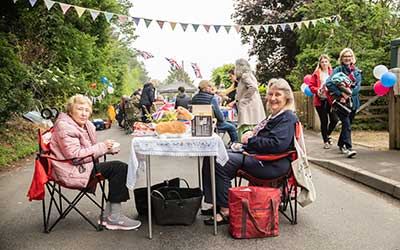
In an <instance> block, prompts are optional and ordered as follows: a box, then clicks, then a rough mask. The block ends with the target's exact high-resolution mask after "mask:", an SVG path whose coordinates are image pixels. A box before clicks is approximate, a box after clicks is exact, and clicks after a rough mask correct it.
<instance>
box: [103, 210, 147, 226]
mask: <svg viewBox="0 0 400 250" xmlns="http://www.w3.org/2000/svg"><path fill="white" fill-rule="evenodd" d="M141 224H142V223H141V222H140V221H138V220H133V219H130V218H128V217H126V216H125V215H123V214H119V215H110V216H108V217H107V220H106V225H105V227H106V228H107V229H109V230H133V229H137V228H139V227H140V225H141Z"/></svg>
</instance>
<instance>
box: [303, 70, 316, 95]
mask: <svg viewBox="0 0 400 250" xmlns="http://www.w3.org/2000/svg"><path fill="white" fill-rule="evenodd" d="M311 78H312V76H311V75H306V76H305V77H304V82H303V84H302V85H301V86H300V89H301V91H302V92H303V93H304V94H305V95H306V96H312V95H313V92H311V89H310V87H309V85H310V83H311Z"/></svg>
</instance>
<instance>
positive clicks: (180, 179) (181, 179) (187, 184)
mask: <svg viewBox="0 0 400 250" xmlns="http://www.w3.org/2000/svg"><path fill="white" fill-rule="evenodd" d="M179 181H183V182H184V183H185V184H186V186H187V187H188V188H190V187H189V183H188V182H187V180H185V179H183V178H179Z"/></svg>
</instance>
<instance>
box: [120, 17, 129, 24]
mask: <svg viewBox="0 0 400 250" xmlns="http://www.w3.org/2000/svg"><path fill="white" fill-rule="evenodd" d="M118 19H119V22H120V23H121V24H123V23H125V22H126V20H127V19H128V16H124V15H118Z"/></svg>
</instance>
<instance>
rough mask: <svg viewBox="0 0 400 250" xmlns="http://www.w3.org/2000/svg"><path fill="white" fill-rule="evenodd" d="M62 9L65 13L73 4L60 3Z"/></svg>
mask: <svg viewBox="0 0 400 250" xmlns="http://www.w3.org/2000/svg"><path fill="white" fill-rule="evenodd" d="M59 4H60V7H61V10H62V12H63V14H64V15H65V13H67V11H68V10H69V8H70V7H71V5H69V4H66V3H59Z"/></svg>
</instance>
